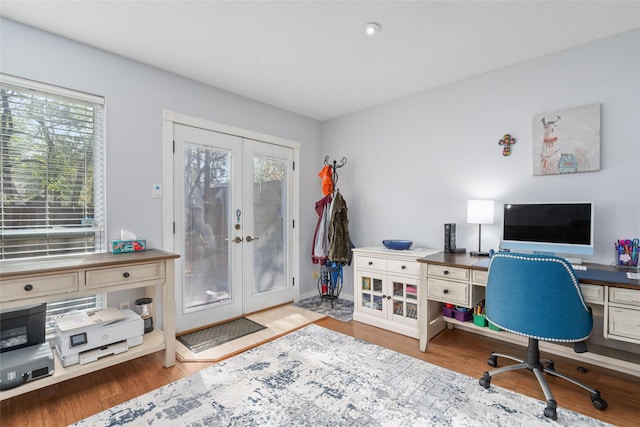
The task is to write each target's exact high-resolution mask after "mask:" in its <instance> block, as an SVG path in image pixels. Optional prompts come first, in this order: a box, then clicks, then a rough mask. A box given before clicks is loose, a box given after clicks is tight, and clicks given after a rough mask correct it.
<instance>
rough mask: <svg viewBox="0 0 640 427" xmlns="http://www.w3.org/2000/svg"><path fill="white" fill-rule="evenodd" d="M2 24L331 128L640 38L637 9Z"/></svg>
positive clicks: (176, 7)
mask: <svg viewBox="0 0 640 427" xmlns="http://www.w3.org/2000/svg"><path fill="white" fill-rule="evenodd" d="M0 15H2V16H4V17H7V18H9V19H12V20H14V21H17V22H21V23H24V24H27V25H30V26H33V27H36V28H40V29H43V30H46V31H49V32H51V33H54V34H59V35H61V36H64V37H68V38H70V39H73V40H78V41H81V42H83V43H86V44H88V45H91V46H95V47H97V48H100V49H104V50H106V51H109V52H112V53H115V54H118V55H122V56H124V57H127V58H131V59H134V60H136V61H139V62H142V63H145V64H149V65H152V66H155V67H158V68H161V69H164V70H167V71H170V72H173V73H176V74H179V75H181V76H185V77H188V78H191V79H194V80H197V81H200V82H203V83H206V84H208V85H211V86H215V87H218V88H221V89H224V90H227V91H230V92H233V93H236V94H239V95H242V96H245V97H248V98H252V99H255V100H258V101H262V102H264V103H267V104H270V105H274V106H276V107H279V108H282V109H284V110H288V111H292V112H295V113H298V114H301V115H304V116H307V117H310V118H313V119H316V120H320V121H323V120H327V119H331V118H334V117H338V116H341V115H344V114H348V113H351V112H354V111H358V110H361V109H364V108H368V107H371V106H374V105H377V104H381V103H384V102H388V101H391V100H394V99H398V98H401V97H404V96H407V95H411V94H414V93H418V92H421V91H424V90H427V89H430V88H434V87H438V86H442V85H445V84H448V83H451V82H454V81H457V80H461V79H465V78H468V77H471V76H474V75H478V74H481V73H485V72H488V71H491V70H496V69H499V68H502V67H505V66H508V65H511V64H515V63H518V62H522V61H526V60H529V59H532V58H536V57H539V56H542V55H546V54H549V53H552V52H556V51H559V50H562V49H566V48H569V47H573V46H577V45H580V44H583V43H587V42H590V41H593V40H596V39H599V38H603V37H607V36H610V35H613V34H617V33H620V32H624V31H627V30H630V29H633V28H638V27H640V1H625V2H616V1H547V2H545V1H517V0H512V1H504V0H503V1H480V0H476V1H387V2H384V1H300V0H299V1H265V0H263V1H253V2H247V1H211V0H209V1H206V0H201V1H167V0H165V1H153V0H143V1H56V0H50V1H13V0H0ZM369 21H374V22H377V23H379V24H380V25H381V27H382V30H381V31H380V32H379V33H378V34H377V35H375V36H374V37H367V36H365V35H364V34H363V32H362V31H361V30H362V26H363V24H365V23H366V22H369Z"/></svg>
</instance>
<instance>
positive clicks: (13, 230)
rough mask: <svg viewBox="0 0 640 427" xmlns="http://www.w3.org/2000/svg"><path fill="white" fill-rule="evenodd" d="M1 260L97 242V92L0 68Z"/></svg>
mask: <svg viewBox="0 0 640 427" xmlns="http://www.w3.org/2000/svg"><path fill="white" fill-rule="evenodd" d="M0 97H1V100H0V101H1V105H0V118H1V123H0V125H1V127H0V142H1V144H2V146H1V147H0V169H1V176H0V197H1V200H0V243H1V245H0V259H9V258H24V257H39V256H49V255H61V254H69V253H84V252H100V251H102V250H103V248H104V241H103V235H104V188H103V187H104V179H103V176H104V129H103V127H104V98H101V97H98V96H94V95H89V94H85V93H80V92H75V91H71V90H68V89H64V88H59V87H53V86H49V85H45V84H41V83H37V82H32V81H28V80H24V79H19V78H15V77H12V76H7V75H0Z"/></svg>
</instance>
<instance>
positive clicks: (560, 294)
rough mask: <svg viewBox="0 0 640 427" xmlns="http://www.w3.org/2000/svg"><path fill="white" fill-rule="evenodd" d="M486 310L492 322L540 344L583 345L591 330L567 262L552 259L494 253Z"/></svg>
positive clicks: (587, 308) (586, 312)
mask: <svg viewBox="0 0 640 427" xmlns="http://www.w3.org/2000/svg"><path fill="white" fill-rule="evenodd" d="M485 307H486V314H487V319H488V320H489V321H490V322H491V323H494V324H495V325H497V326H499V327H500V328H502V329H504V330H507V331H510V332H513V333H516V334H519V335H524V336H526V337H531V338H537V339H540V340H544V341H559V342H576V341H583V340H585V339H586V338H587V337H588V336H589V334H591V330H592V329H593V317H592V315H591V310H590V309H589V307H588V306H587V305H586V303H585V301H584V297H583V295H582V290H581V289H580V284H579V282H578V279H577V278H576V276H575V273H574V271H573V268H572V267H571V264H569V262H568V261H567V260H565V259H564V258H560V257H556V256H550V255H528V254H519V253H505V252H499V253H496V254H494V255H493V256H492V257H491V261H490V263H489V277H488V279H487V289H486V294H485Z"/></svg>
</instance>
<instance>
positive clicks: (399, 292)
mask: <svg viewBox="0 0 640 427" xmlns="http://www.w3.org/2000/svg"><path fill="white" fill-rule="evenodd" d="M391 287H392V304H393V307H392V310H393V311H392V316H393V320H396V321H400V322H403V323H409V324H416V323H417V321H418V283H417V281H416V280H415V279H411V278H405V277H393V278H391Z"/></svg>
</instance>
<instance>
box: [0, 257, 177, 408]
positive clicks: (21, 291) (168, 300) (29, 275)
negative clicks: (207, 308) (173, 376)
mask: <svg viewBox="0 0 640 427" xmlns="http://www.w3.org/2000/svg"><path fill="white" fill-rule="evenodd" d="M178 257H179V255H177V254H172V253H169V252H164V251H160V250H156V249H150V250H147V251H144V252H132V253H126V254H111V253H92V254H80V255H68V256H59V257H50V258H42V259H29V260H20V259H17V260H7V261H2V262H1V263H0V310H4V309H10V308H18V307H24V306H29V305H33V304H40V303H43V302H53V301H60V300H64V299H70V298H77V297H82V296H85V295H92V294H96V293H102V292H104V293H109V292H116V291H122V290H126V289H135V288H144V289H145V294H146V295H147V296H149V297H152V298H153V301H154V305H153V307H154V310H156V312H154V313H153V314H154V317H155V318H156V319H158V318H159V317H160V316H159V314H160V313H159V311H158V310H157V309H156V307H158V306H160V305H161V306H162V330H159V329H155V330H153V331H152V332H150V333H147V334H145V335H144V343H143V344H142V345H139V346H136V347H132V348H130V349H129V350H127V351H126V352H124V353H121V354H118V355H112V356H107V357H104V358H102V359H100V360H97V361H95V362H91V363H88V364H85V365H72V366H69V367H67V368H63V367H62V364H61V362H60V361H59V360H58V358H57V357H55V373H54V374H53V375H51V376H48V377H44V378H40V379H37V380H34V381H31V382H28V383H25V384H22V385H20V386H18V387H16V388H13V389H10V390H5V391H1V392H0V400H3V399H8V398H10V397H13V396H17V395H19V394H23V393H27V392H29V391H32V390H36V389H39V388H42V387H46V386H48V385H51V384H55V383H58V382H61V381H65V380H68V379H70V378H74V377H77V376H80V375H84V374H87V373H90V372H93V371H97V370H99V369H103V368H106V367H109V366H113V365H116V364H118V363H122V362H126V361H128V360H132V359H135V358H137V357H140V356H144V355H147V354H150V353H154V352H157V351H160V350H164V366H165V367H170V366H173V365H174V364H175V360H176V359H175V292H174V288H175V284H174V277H175V276H174V271H175V270H174V260H175V259H176V258H178ZM156 301H157V302H158V303H156ZM160 302H161V304H159V303H160Z"/></svg>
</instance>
